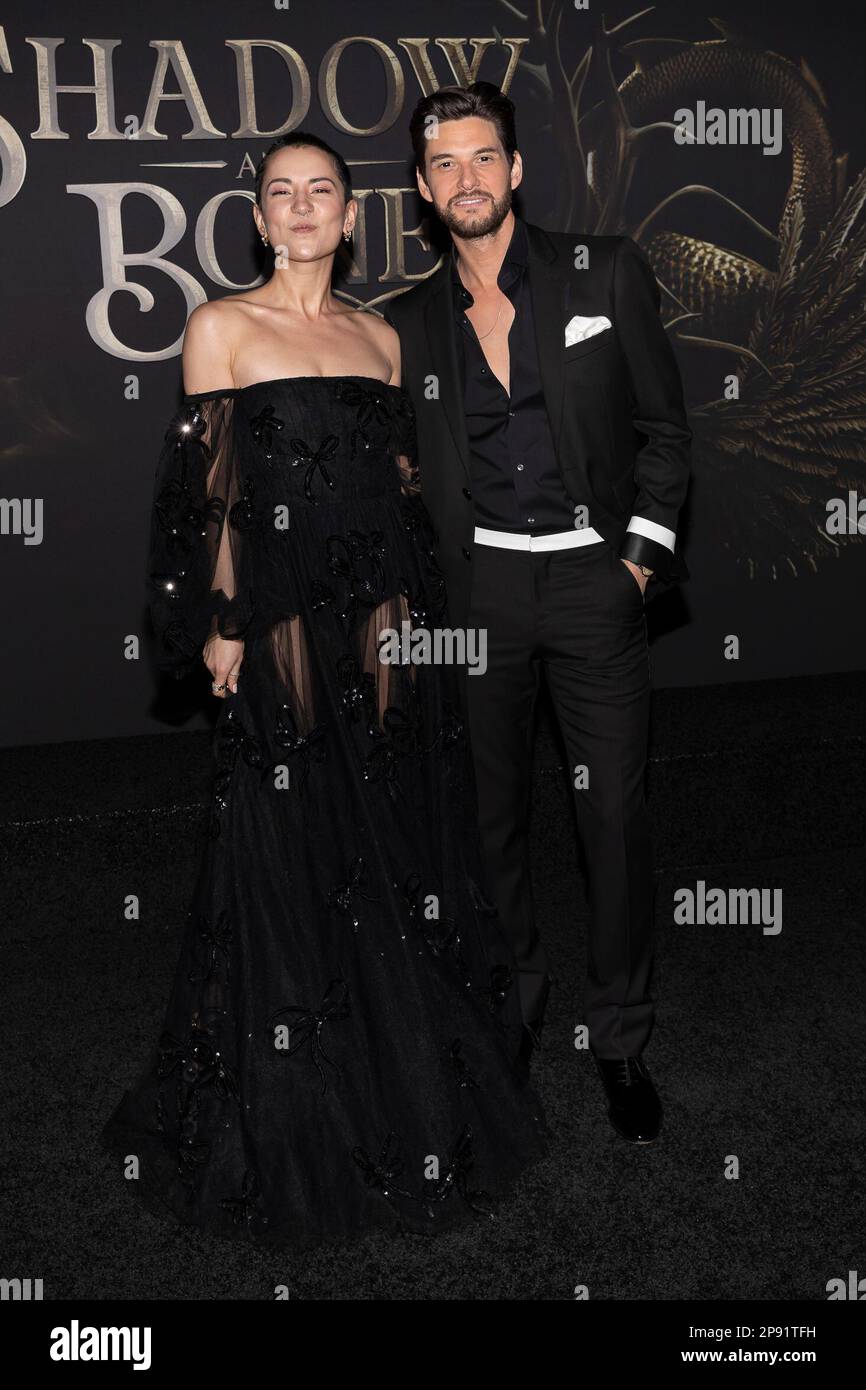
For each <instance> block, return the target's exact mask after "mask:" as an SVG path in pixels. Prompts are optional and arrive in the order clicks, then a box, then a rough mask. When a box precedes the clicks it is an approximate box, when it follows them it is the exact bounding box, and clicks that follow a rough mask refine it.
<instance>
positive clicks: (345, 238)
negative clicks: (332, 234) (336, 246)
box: [343, 227, 352, 241]
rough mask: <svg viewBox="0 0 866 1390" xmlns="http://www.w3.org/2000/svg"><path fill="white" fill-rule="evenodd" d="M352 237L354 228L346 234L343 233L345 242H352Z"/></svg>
mask: <svg viewBox="0 0 866 1390" xmlns="http://www.w3.org/2000/svg"><path fill="white" fill-rule="evenodd" d="M351 236H352V228H351V227H350V228H349V230H348V231H347V232H344V233H343V240H344V241H349V240H351Z"/></svg>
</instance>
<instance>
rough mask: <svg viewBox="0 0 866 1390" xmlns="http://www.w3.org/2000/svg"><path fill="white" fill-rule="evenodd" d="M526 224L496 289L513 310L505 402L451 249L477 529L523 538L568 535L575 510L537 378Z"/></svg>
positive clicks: (517, 231)
mask: <svg viewBox="0 0 866 1390" xmlns="http://www.w3.org/2000/svg"><path fill="white" fill-rule="evenodd" d="M528 246H529V239H528V236H527V233H526V224H525V223H524V222H523V221H522V219H521V218H519V217H515V219H514V231H513V233H512V236H511V241H510V243H509V246H508V250H507V251H506V253H505V259H504V260H503V262H502V266H501V267H500V271H499V275H498V277H497V284H498V285H499V288H500V289H501V290H502V292H503V293H504V294H506V295H507V296H508V298H509V299H510V300H511V303H512V304H513V305H514V322H513V323H512V325H511V329H510V331H509V334H508V349H509V357H510V371H511V380H510V383H509V384H510V387H511V395H510V396H509V395H508V393H507V392H506V391H505V388H504V387H503V386H502V383H501V382H500V381H499V379H498V378H497V376H496V374H495V372H492V371H491V370H490V368H489V367H488V365H487V360H486V358H485V356H484V349H483V348H482V346H481V343H480V342H479V340H478V335H477V334H476V332H475V329H474V328H473V326H472V324H471V323H470V321H469V319H468V317H467V315H466V309H467V308H468V307H469V306H470V305H472V304H473V303H474V302H475V301H474V299H473V297H472V295H471V294H470V293H469V291H468V290H467V289H466V288H465V287H464V285H463V281H462V280H461V279H460V274H459V271H458V269H457V256H456V252H455V249H454V247H453V246H452V248H451V281H452V287H453V299H454V319H455V325H456V333H457V356H458V365H459V370H460V373H461V376H462V381H463V399H464V409H465V413H466V428H467V431H468V435H469V447H470V454H471V458H470V464H471V477H472V502H473V506H474V516H475V524H476V525H477V526H485V527H489V528H491V529H492V530H496V531H513V532H520V533H521V534H523V535H535V536H538V535H550V534H552V533H553V532H554V531H569V530H573V529H574V503H573V502H572V500H571V498H570V497H569V495H568V493H567V492H566V490H565V485H564V483H563V481H562V475H561V474H560V471H559V466H558V464H557V461H556V451H555V449H554V446H553V436H552V434H551V430H550V420H549V417H548V414H547V407H546V405H545V402H544V394H543V391H542V387H541V375H540V373H539V370H538V352H537V348H536V343H535V326H534V322H533V317H532V296H531V293H530V286H529V268H528Z"/></svg>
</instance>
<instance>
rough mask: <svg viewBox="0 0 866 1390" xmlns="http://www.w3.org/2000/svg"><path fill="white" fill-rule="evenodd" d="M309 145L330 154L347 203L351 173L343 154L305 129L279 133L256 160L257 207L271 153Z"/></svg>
mask: <svg viewBox="0 0 866 1390" xmlns="http://www.w3.org/2000/svg"><path fill="white" fill-rule="evenodd" d="M309 146H312V147H313V148H314V149H317V150H322V151H324V153H325V154H327V155H330V157H331V159H332V160H333V161H334V163H335V165H336V166H337V173H338V174H339V176H340V182H341V184H342V185H343V192H344V194H345V201H346V202H347V203H348V201H349V199H350V198H351V197H353V196H354V195H353V193H352V175H351V174H350V173H349V166H348V164H347V163H346V161H345V159H344V158H343V156H342V155H341V154H338V153H337V151H336V150H334V149H332V148H331V146H330V145H329V144H328V143H327V141H326V140H320V139H319V136H318V135H312V134H310V132H309V131H306V130H293V131H292V133H291V135H281V136H280V137H279V138H278V139H277V140H275V141H274V143H273V144H272V145H270V146H269V147H268V149H266V150H265V152H264V154H263V155H262V157H261V159H260V160H259V162H258V167H257V168H256V202H257V204H258V206H259V207H261V205H262V184H263V182H264V178H265V165H266V164H267V162H268V160H269V159H270V157H271V155H272V154H276V153H277V150H289V149H293V148H295V147H301V148H304V147H309Z"/></svg>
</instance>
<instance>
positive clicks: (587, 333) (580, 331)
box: [565, 314, 612, 347]
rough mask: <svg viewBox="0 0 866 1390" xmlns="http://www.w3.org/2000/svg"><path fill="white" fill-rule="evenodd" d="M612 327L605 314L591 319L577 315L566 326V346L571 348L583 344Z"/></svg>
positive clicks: (593, 316)
mask: <svg viewBox="0 0 866 1390" xmlns="http://www.w3.org/2000/svg"><path fill="white" fill-rule="evenodd" d="M611 327H612V324H611V321H610V319H607V318H605V316H604V314H592V315H590V317H589V318H584V316H583V314H575V316H574V318H573V319H569V321H568V323H567V324H566V325H565V346H566V347H571V345H572V343H580V342H583V339H584V338H591V337H592V336H593V334H595V333H601V331H602V329H603V328H611Z"/></svg>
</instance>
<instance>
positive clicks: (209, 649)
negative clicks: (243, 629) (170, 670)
mask: <svg viewBox="0 0 866 1390" xmlns="http://www.w3.org/2000/svg"><path fill="white" fill-rule="evenodd" d="M202 656H203V657H204V664H205V666H206V667H207V669H208V670H209V671H210V673H211V675H212V676H213V682H212V685H211V691H212V693H213V694H214V695H216V696H217V698H218V699H220V700H224V699H225V698H226V695H227V694H231V695H237V693H238V672H239V671H240V669H241V662H242V661H243V659H244V644H243V642H232V641H229V640H228V639H227V638H225V637H219V636H214V637H209V638H208V639H207V641H206V642H205V644H204V651H203V652H202ZM219 686H221V687H222V689H218V688H217V687H219Z"/></svg>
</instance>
